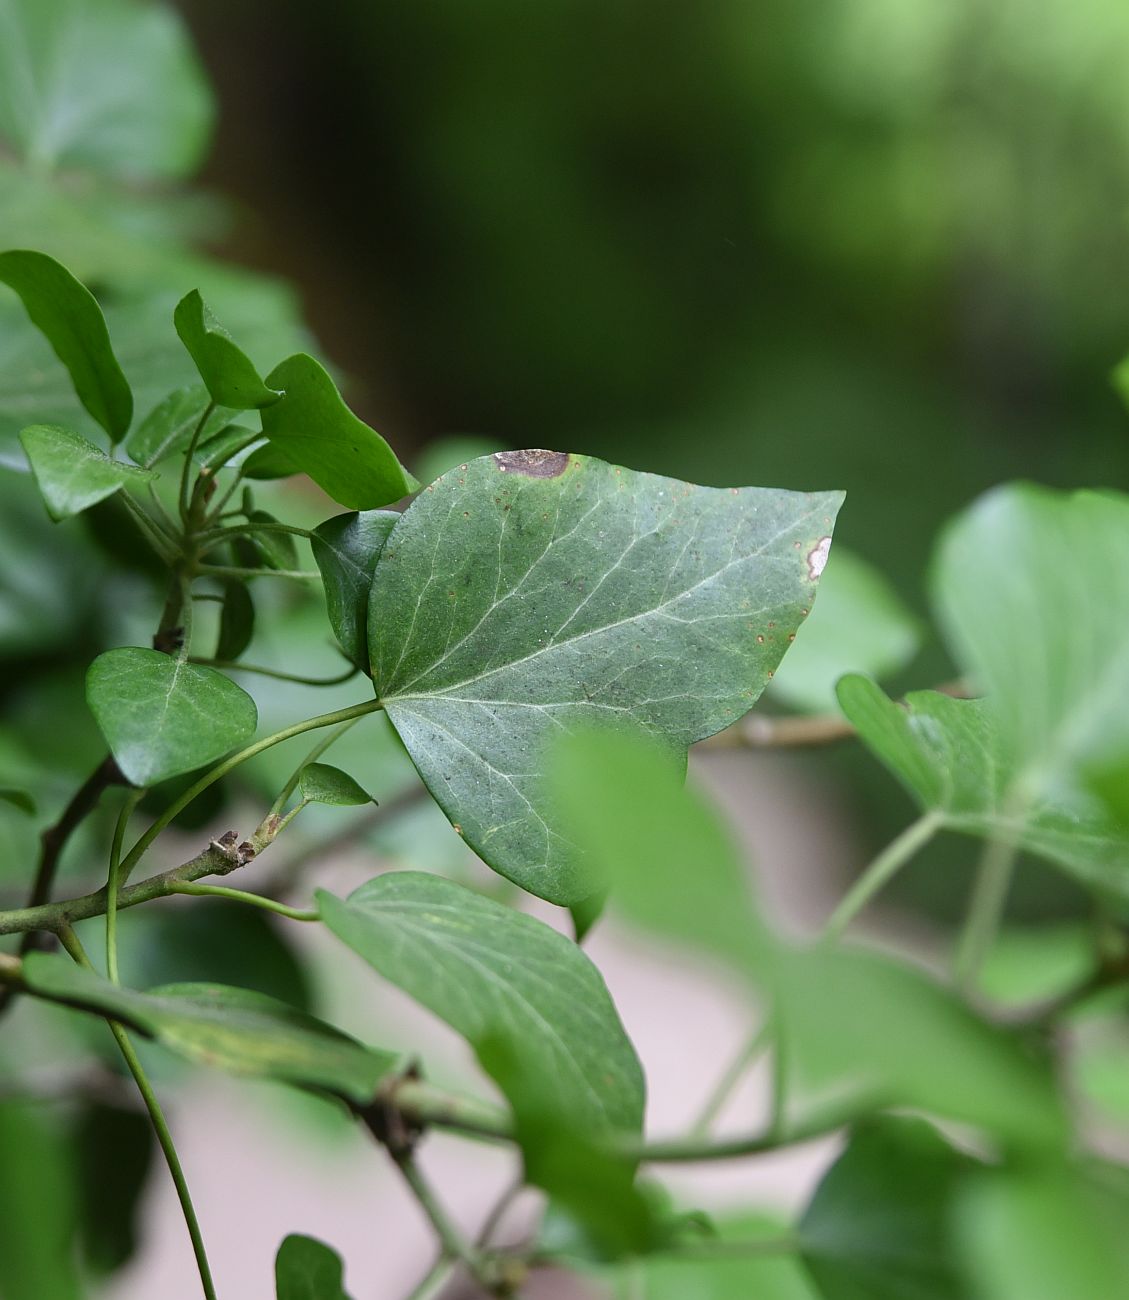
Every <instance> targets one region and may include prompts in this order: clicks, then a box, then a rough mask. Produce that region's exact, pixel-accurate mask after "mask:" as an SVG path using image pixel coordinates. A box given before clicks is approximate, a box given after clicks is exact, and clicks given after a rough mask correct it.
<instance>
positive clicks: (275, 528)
mask: <svg viewBox="0 0 1129 1300" xmlns="http://www.w3.org/2000/svg"><path fill="white" fill-rule="evenodd" d="M254 533H289V534H290V535H291V536H292V537H307V538H310V537H313V533H312V532H310V530H309V529H308V528H298V527H296V526H295V525H293V524H280V523H279V522H278V521H277V520H275V519H272V520H270V521H269V522H267V521H265V520H264V521H263V522H261V523H260V522H259V521H258V520H249V521H248V522H247V523H245V524H232V525H231V526H230V527H229V528H210V529H209V530H208V531H207V532H205V533H201V534H200V537H199V542H200V545H201V546H217V545H219V544H220V543H221V542H226V541H228V540H229V539H231V538H233V537H248V536H251V535H252V534H254Z"/></svg>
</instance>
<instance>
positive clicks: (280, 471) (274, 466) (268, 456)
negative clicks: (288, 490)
mask: <svg viewBox="0 0 1129 1300" xmlns="http://www.w3.org/2000/svg"><path fill="white" fill-rule="evenodd" d="M301 472H302V471H301V470H300V469H299V468H298V466H297V465H295V464H294V462H293V461H292V460H291V459H290V457H289V456H287V454H286V453H285V452H284V451H282V450H281V448H279V447H276V446H275V445H274V443H272V442H268V443H265V444H264V445H263V446H262V447H256V448H255V450H254V451H253V452H252V453H251V454H250V456H248V457H247V459H246V460H245V461H244V462H243V477H244V478H250V479H256V480H267V479H275V478H290V477H291V476H292V475H294V474H300V473H301Z"/></svg>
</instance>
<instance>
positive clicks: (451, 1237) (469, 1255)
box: [387, 1147, 480, 1278]
mask: <svg viewBox="0 0 1129 1300" xmlns="http://www.w3.org/2000/svg"><path fill="white" fill-rule="evenodd" d="M387 1150H388V1154H389V1155H390V1156H391V1157H392V1163H393V1164H394V1165H395V1166H396V1168H397V1169H398V1170H399V1171H400V1173H401V1174H402V1175H403V1178H404V1182H405V1183H407V1185H408V1187H409V1189H410V1190H411V1193H412V1195H413V1196H414V1197H415V1198H416V1201H417V1202H418V1203H419V1207H420V1209H421V1210H423V1212H424V1214H426V1215H427V1218H428V1222H429V1223H430V1224H431V1226H432V1228H434V1230H435V1235H436V1237H437V1238H438V1239H439V1245H440V1247H441V1249H442V1252H443V1254H444V1255H445V1256H446V1257H447V1258H448V1259H452V1260H458V1261H459V1262H460V1263H461V1264H463V1265H465V1266H466V1268H467V1270H468V1271H469V1272H470V1274H471V1276H472V1277H474V1278H477V1277H478V1276H479V1273H480V1262H479V1258H478V1252H477V1251H476V1250H475V1249H474V1247H473V1246H472V1245H471V1244H470V1242H469V1241H467V1240H466V1239H465V1238H464V1237H463V1235H462V1233H461V1232H460V1231H459V1230H458V1228H457V1227H456V1226H455V1224H454V1223H452V1222H451V1220H450V1218H449V1217H448V1216H447V1211H446V1210H445V1209H444V1208H443V1206H442V1204H441V1203H440V1201H439V1199H438V1198H437V1197H436V1195H435V1193H434V1191H433V1190H432V1188H431V1184H430V1183H429V1182H428V1181H427V1179H426V1178H424V1176H423V1173H422V1171H421V1170H420V1167H419V1166H418V1165H417V1164H416V1162H415V1159H414V1157H413V1156H412V1154H411V1152H410V1151H395V1150H393V1149H392V1148H391V1147H389V1148H387Z"/></svg>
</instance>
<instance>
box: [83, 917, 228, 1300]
mask: <svg viewBox="0 0 1129 1300" xmlns="http://www.w3.org/2000/svg"><path fill="white" fill-rule="evenodd" d="M59 940H60V942H61V943H62V945H63V947H64V948H65V949H66V950H67V952H68V953H70V955H71V957H73V958H74V960H75V961H76V962H77V963H78V964H79V965H80V966H84V967H86V968H87V969H88V970H92V969H93V967H92V966H91V963H90V958H89V957H87V955H86V951H85V950H84V948H83V947H82V944H81V943H80V942H79V938H78V935H76V934H75V932H74V931H73V930H72V929H71V928H70V927H69V926H63V927H62V928H61V929H60V930H59ZM106 1023H107V1024H108V1025H109V1026H110V1032H111V1033H112V1034H113V1036H114V1041H115V1042H116V1043H117V1045H118V1050H119V1051H120V1052H121V1054H122V1059H123V1060H124V1061H125V1063H126V1066H127V1068H128V1069H129V1072H130V1074H132V1075H133V1079H134V1082H135V1083H136V1084H137V1091H138V1092H139V1093H140V1094H141V1099H142V1101H143V1102H144V1103H145V1109H146V1110H147V1111H148V1112H149V1119H150V1122H151V1123H152V1125H153V1132H154V1133H156V1135H157V1141H158V1143H159V1144H160V1147H161V1150H162V1152H163V1153H164V1157H165V1163H166V1164H167V1165H168V1167H169V1173H170V1175H171V1176H172V1180H173V1185H174V1186H175V1187H176V1194H177V1199H178V1200H179V1201H180V1209H181V1213H182V1214H183V1215H184V1222H185V1224H186V1226H187V1228H188V1235H189V1237H190V1238H191V1240H192V1250H193V1253H194V1254H195V1256H196V1267H197V1269H198V1270H199V1273H200V1285H201V1287H202V1288H203V1291H204V1296H205V1298H206V1300H216V1288H215V1284H214V1283H213V1281H212V1271H211V1268H210V1267H209V1266H208V1253H207V1251H206V1249H205V1248H204V1237H203V1234H202V1233H201V1231H200V1221H199V1220H198V1219H197V1218H196V1210H195V1207H194V1206H193V1204H192V1195H191V1193H190V1192H189V1190H188V1180H187V1179H186V1178H185V1176H184V1169H183V1167H182V1166H181V1163H180V1156H179V1155H178V1154H177V1150H176V1144H175V1143H174V1142H173V1138H172V1133H171V1132H170V1131H169V1126H168V1122H167V1121H166V1119H165V1115H164V1111H163V1110H162V1109H161V1103H160V1102H159V1101H158V1100H157V1094H156V1093H155V1092H154V1091H153V1086H152V1084H151V1083H150V1082H149V1077H148V1075H146V1073H145V1070H144V1068H143V1067H142V1065H141V1061H140V1059H139V1058H138V1055H137V1053H136V1052H135V1051H134V1048H133V1044H132V1043H131V1042H130V1040H129V1035H128V1034H127V1033H126V1032H125V1030H124V1029H123V1028H122V1026H121V1025H120V1024H118V1022H117V1021H116V1020H110V1019H109V1018H108V1017H107V1019H106Z"/></svg>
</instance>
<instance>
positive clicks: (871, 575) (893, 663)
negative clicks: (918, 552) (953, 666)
mask: <svg viewBox="0 0 1129 1300" xmlns="http://www.w3.org/2000/svg"><path fill="white" fill-rule="evenodd" d="M920 644H921V625H920V623H919V622H918V620H917V619H916V618H914V616H913V615H912V614H911V613H910V612H909V610H908V609H906V607H905V605H904V604H903V603H902V602H901V600H900V599H899V598H898V595H897V593H896V592H895V591H894V589H893V588H892V587H891V586H890V584H889V583H888V582H887V581H886V579H885V578H884V577H883V576H882V575H881V574H880V573H879V572H878V570H877V569H875V568H874V567H873V566H872V565H870V564H867V563H866V561H865V560H861V559H859V557H858V556H857V555H855V554H853V553H852V552H851V551H844V550H843V548H842V547H841V546H839V545H836V546H835V547H834V549H833V550H832V552H831V555H830V556H829V557H828V560H827V568H826V569H825V571H824V574H823V577H822V578H821V579H820V582H819V600H818V601H817V603H816V605H815V608H814V609H813V610H812V613H811V617H810V618H808V619H805V620H804V625H803V627H801V628H800V630H799V631H798V632H797V633H796V644H795V645H794V646H793V647H792V648H791V650H789V651H788V655H787V657H786V658H785V660H784V662H783V663H782V664H781V665H780V671H779V672H778V673H777V674H776V676H775V677H774V678H773V679H772V685H771V687H770V688H769V693H770V694H771V695H772V696H773V698H774V699H779V700H785V701H787V703H788V704H790V705H792V707H793V708H797V709H804V710H807V711H810V712H813V713H824V712H827V711H828V710H830V711H832V712H833V711H834V709H835V683H836V682H837V681H838V680H839V678H840V677H842V676H843V675H844V673H849V672H865V673H867V674H869V675H870V676H872V677H877V678H882V677H885V676H886V675H887V674H889V673H894V672H897V671H898V669H899V668H904V667H905V666H906V664H908V663H909V661H910V660H911V659H912V658H913V656H914V655H915V654H916V653H917V649H918V647H919V645H920Z"/></svg>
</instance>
